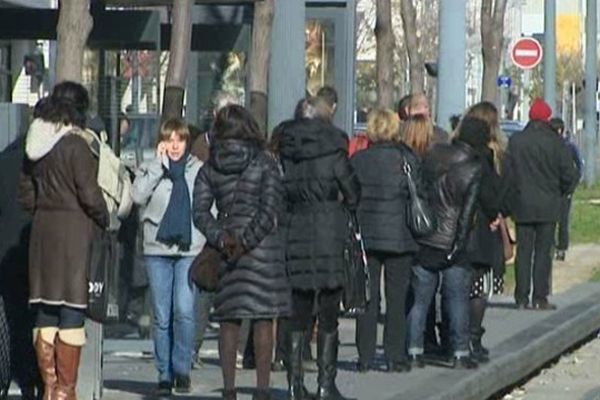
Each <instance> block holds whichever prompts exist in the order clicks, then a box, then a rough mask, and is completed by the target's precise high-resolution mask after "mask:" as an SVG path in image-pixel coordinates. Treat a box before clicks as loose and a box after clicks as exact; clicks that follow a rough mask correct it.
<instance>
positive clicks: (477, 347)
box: [470, 327, 490, 363]
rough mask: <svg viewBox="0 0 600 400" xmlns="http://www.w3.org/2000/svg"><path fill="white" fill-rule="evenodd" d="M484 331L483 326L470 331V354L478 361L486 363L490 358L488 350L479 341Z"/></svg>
mask: <svg viewBox="0 0 600 400" xmlns="http://www.w3.org/2000/svg"><path fill="white" fill-rule="evenodd" d="M484 333H485V329H484V328H483V327H480V328H479V329H473V330H472V331H471V341H470V344H471V355H472V356H473V358H474V359H475V360H476V361H477V362H479V363H486V362H488V361H489V360H490V357H489V354H490V352H489V350H488V349H486V348H485V347H483V344H482V343H481V337H482V336H483V334H484Z"/></svg>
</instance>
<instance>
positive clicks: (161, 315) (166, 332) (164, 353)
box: [146, 256, 196, 382]
mask: <svg viewBox="0 0 600 400" xmlns="http://www.w3.org/2000/svg"><path fill="white" fill-rule="evenodd" d="M192 261H193V257H158V256H146V268H147V270H148V278H149V281H150V290H151V291H152V305H153V307H154V358H155V360H156V368H157V369H158V379H159V381H160V382H163V381H169V382H171V381H172V380H173V378H174V377H175V375H189V374H190V370H191V366H192V352H193V350H194V338H195V335H196V324H195V312H194V296H195V295H196V287H195V286H194V285H193V283H191V281H190V279H189V278H188V273H189V270H190V267H191V265H192Z"/></svg>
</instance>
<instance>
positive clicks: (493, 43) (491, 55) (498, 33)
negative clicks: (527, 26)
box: [481, 0, 507, 103]
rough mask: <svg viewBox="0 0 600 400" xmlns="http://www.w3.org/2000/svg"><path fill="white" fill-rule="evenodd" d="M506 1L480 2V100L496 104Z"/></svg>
mask: <svg viewBox="0 0 600 400" xmlns="http://www.w3.org/2000/svg"><path fill="white" fill-rule="evenodd" d="M506 2H507V1H506V0H496V1H495V2H494V4H493V5H492V1H491V0H490V1H482V2H481V53H482V55H483V80H482V82H481V88H482V90H481V100H482V101H490V102H492V103H496V96H497V90H498V89H497V86H496V79H497V77H498V74H499V72H500V62H501V60H502V44H503V39H504V14H505V13H506Z"/></svg>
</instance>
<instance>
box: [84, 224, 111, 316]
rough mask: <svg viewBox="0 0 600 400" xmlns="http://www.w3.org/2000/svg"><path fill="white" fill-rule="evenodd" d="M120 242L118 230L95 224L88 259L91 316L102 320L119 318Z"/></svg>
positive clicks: (88, 313)
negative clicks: (102, 227)
mask: <svg viewBox="0 0 600 400" xmlns="http://www.w3.org/2000/svg"><path fill="white" fill-rule="evenodd" d="M118 279H119V244H118V238H117V234H116V232H110V231H105V230H102V229H99V228H96V227H94V239H93V241H92V244H91V248H90V255H89V263H88V307H87V315H88V317H89V318H90V319H91V320H93V321H96V322H99V323H109V322H116V321H118V320H119V303H118V289H119V282H118Z"/></svg>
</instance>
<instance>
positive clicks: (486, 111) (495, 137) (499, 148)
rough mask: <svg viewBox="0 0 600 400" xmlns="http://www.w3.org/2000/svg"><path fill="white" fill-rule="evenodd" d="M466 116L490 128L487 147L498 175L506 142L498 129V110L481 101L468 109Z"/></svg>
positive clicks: (491, 104) (502, 133) (490, 104)
mask: <svg viewBox="0 0 600 400" xmlns="http://www.w3.org/2000/svg"><path fill="white" fill-rule="evenodd" d="M466 115H468V116H470V117H475V118H479V119H482V120H484V121H485V122H487V123H488V125H489V126H490V143H489V144H488V147H489V148H490V149H491V150H492V152H493V153H494V166H495V168H496V172H498V173H500V172H501V170H502V161H503V160H504V153H505V151H506V144H507V143H506V142H507V140H506V136H505V135H504V132H502V129H500V121H499V118H498V109H497V108H496V106H495V105H494V104H493V103H490V102H489V101H482V102H480V103H477V104H475V105H474V106H472V107H471V108H469V110H468V111H467V114H466Z"/></svg>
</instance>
